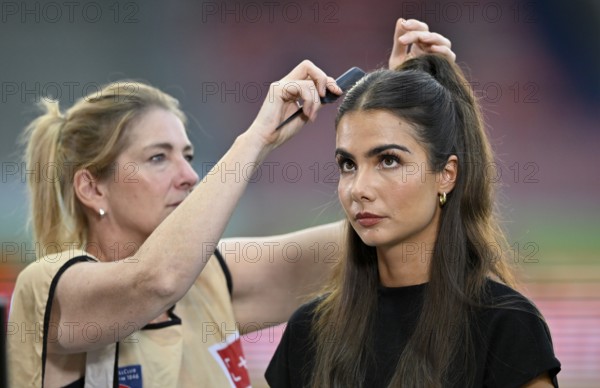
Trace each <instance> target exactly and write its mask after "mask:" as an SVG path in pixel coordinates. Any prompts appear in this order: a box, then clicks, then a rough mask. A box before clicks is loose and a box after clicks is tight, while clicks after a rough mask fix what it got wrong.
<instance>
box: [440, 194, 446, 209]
mask: <svg viewBox="0 0 600 388" xmlns="http://www.w3.org/2000/svg"><path fill="white" fill-rule="evenodd" d="M445 204H446V193H445V192H444V193H442V194H440V207H444V205H445Z"/></svg>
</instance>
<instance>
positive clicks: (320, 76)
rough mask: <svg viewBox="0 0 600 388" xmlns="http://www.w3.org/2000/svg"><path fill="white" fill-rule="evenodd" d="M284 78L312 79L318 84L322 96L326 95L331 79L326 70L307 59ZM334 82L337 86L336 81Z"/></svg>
mask: <svg viewBox="0 0 600 388" xmlns="http://www.w3.org/2000/svg"><path fill="white" fill-rule="evenodd" d="M284 79H296V80H306V79H310V80H312V81H313V82H314V84H315V85H316V87H317V91H318V94H319V96H321V97H323V96H325V92H326V90H327V88H328V86H329V85H328V84H329V80H328V77H327V75H326V74H325V72H324V71H323V70H321V69H320V68H318V67H317V66H316V65H315V64H314V63H312V62H311V61H309V60H307V59H305V60H304V61H302V62H300V64H299V65H298V66H296V67H295V68H294V69H293V70H292V71H291V72H290V73H289V74H288V75H287V76H285V77H284ZM333 84H334V85H335V86H337V85H336V84H335V81H334V82H333ZM334 89H335V87H334Z"/></svg>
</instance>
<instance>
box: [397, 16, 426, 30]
mask: <svg viewBox="0 0 600 388" xmlns="http://www.w3.org/2000/svg"><path fill="white" fill-rule="evenodd" d="M402 26H403V28H404V30H406V31H429V26H428V25H427V23H424V22H422V21H420V20H417V19H407V20H406V21H405V22H404V23H403V24H402Z"/></svg>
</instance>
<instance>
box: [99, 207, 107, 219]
mask: <svg viewBox="0 0 600 388" xmlns="http://www.w3.org/2000/svg"><path fill="white" fill-rule="evenodd" d="M98 214H100V218H102V217H104V215H105V214H106V212H105V211H104V209H102V208H100V209H98Z"/></svg>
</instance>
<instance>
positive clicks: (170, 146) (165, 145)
mask: <svg viewBox="0 0 600 388" xmlns="http://www.w3.org/2000/svg"><path fill="white" fill-rule="evenodd" d="M150 148H161V149H164V150H167V151H172V150H173V148H174V147H173V144H171V143H155V144H150V145H147V146H145V147H144V150H147V149H150ZM183 151H184V152H187V151H194V146H193V145H191V144H187V145H186V146H185V147H183Z"/></svg>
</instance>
